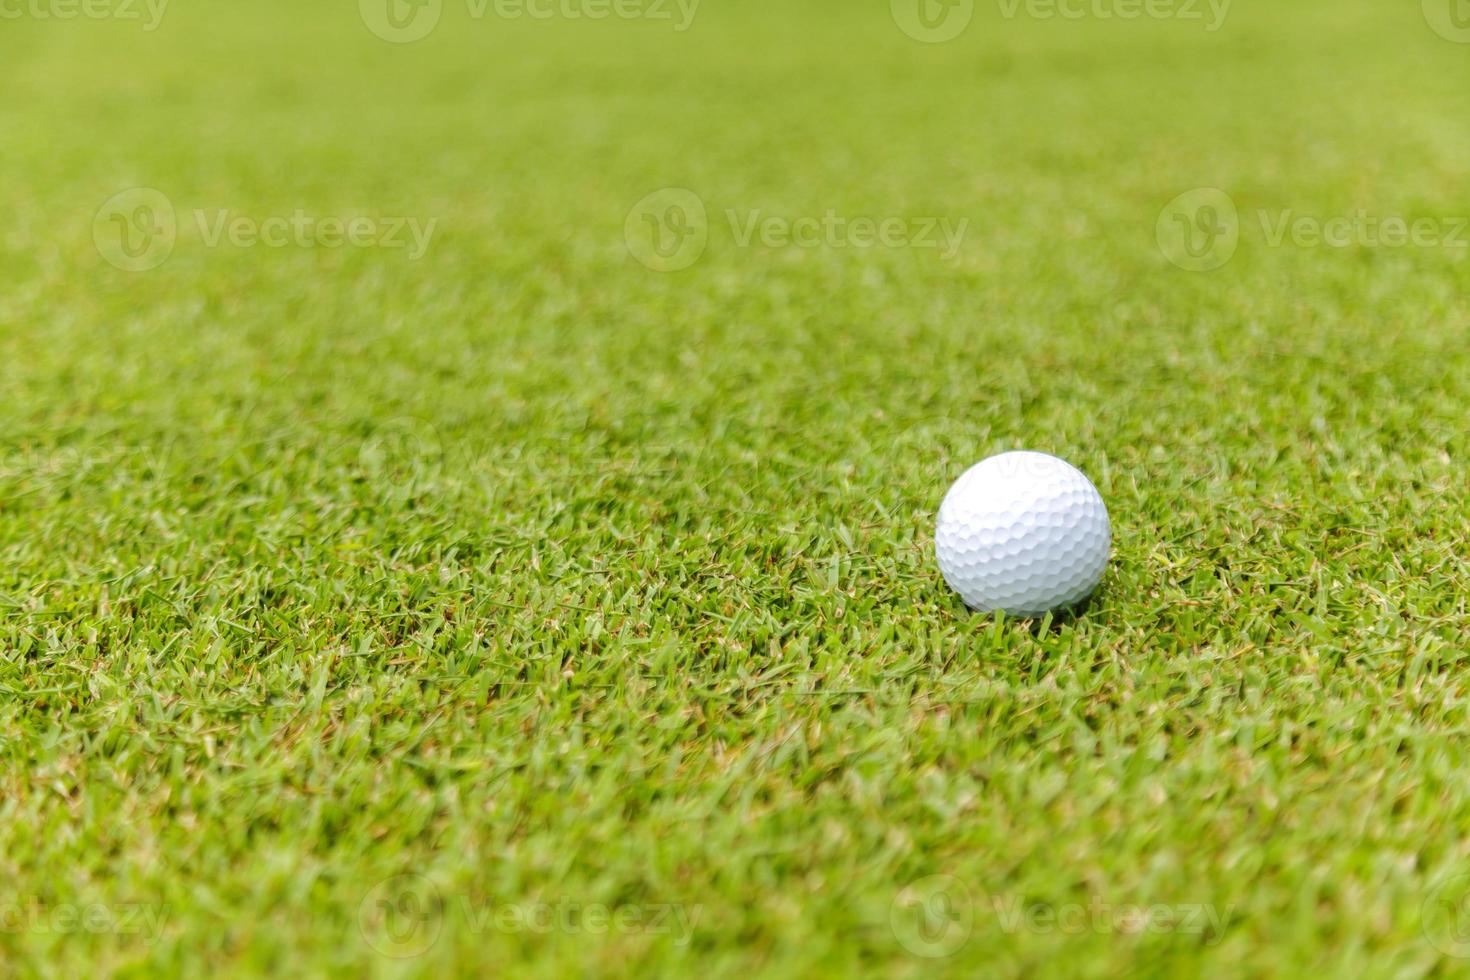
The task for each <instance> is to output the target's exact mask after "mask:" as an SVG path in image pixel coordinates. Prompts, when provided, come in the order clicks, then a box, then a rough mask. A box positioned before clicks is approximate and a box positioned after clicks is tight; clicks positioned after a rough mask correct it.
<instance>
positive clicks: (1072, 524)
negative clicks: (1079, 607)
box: [934, 452, 1112, 618]
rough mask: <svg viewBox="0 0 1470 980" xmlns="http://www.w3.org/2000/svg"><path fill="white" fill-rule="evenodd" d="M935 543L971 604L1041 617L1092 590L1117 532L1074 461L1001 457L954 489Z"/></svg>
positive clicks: (943, 567)
mask: <svg viewBox="0 0 1470 980" xmlns="http://www.w3.org/2000/svg"><path fill="white" fill-rule="evenodd" d="M934 544H935V550H936V551H937V553H938V556H939V570H940V571H941V572H943V573H944V580H945V581H946V582H948V583H949V585H950V587H951V588H952V589H954V590H955V591H956V592H958V593H959V594H960V598H961V599H963V600H965V605H967V606H969V607H970V608H971V609H974V610H977V611H979V612H996V611H1004V612H1006V613H1009V614H1010V615H1013V616H1020V617H1024V618H1034V617H1038V616H1041V615H1043V614H1044V613H1047V612H1051V611H1053V610H1057V609H1063V608H1066V607H1067V606H1072V605H1075V604H1077V603H1079V602H1081V601H1082V600H1083V599H1086V598H1087V597H1088V596H1089V595H1091V594H1092V591H1093V590H1094V589H1096V588H1097V585H1098V583H1099V582H1101V581H1102V576H1103V569H1104V568H1106V567H1107V564H1108V552H1109V551H1110V550H1111V548H1112V528H1111V527H1110V525H1109V524H1108V508H1107V506H1106V505H1105V504H1104V503H1103V499H1102V495H1101V494H1099V493H1098V492H1097V487H1094V486H1093V485H1092V481H1090V480H1088V479H1087V477H1085V476H1083V475H1082V473H1081V472H1080V471H1079V470H1077V469H1076V468H1075V467H1073V466H1072V465H1071V464H1069V463H1066V462H1064V461H1062V460H1060V459H1057V458H1056V457H1055V456H1048V455H1047V454H1045V453H1033V452H1013V453H1001V454H1000V455H999V456H992V457H990V458H989V459H987V460H985V461H983V462H981V463H977V464H976V465H975V466H972V467H971V468H970V469H969V470H967V471H966V472H965V474H964V475H963V476H961V477H960V478H959V479H958V480H956V481H955V484H954V486H952V487H950V490H949V493H947V494H946V495H945V497H944V503H943V504H941V505H940V507H939V522H938V527H937V529H936V531H935V534H934Z"/></svg>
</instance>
